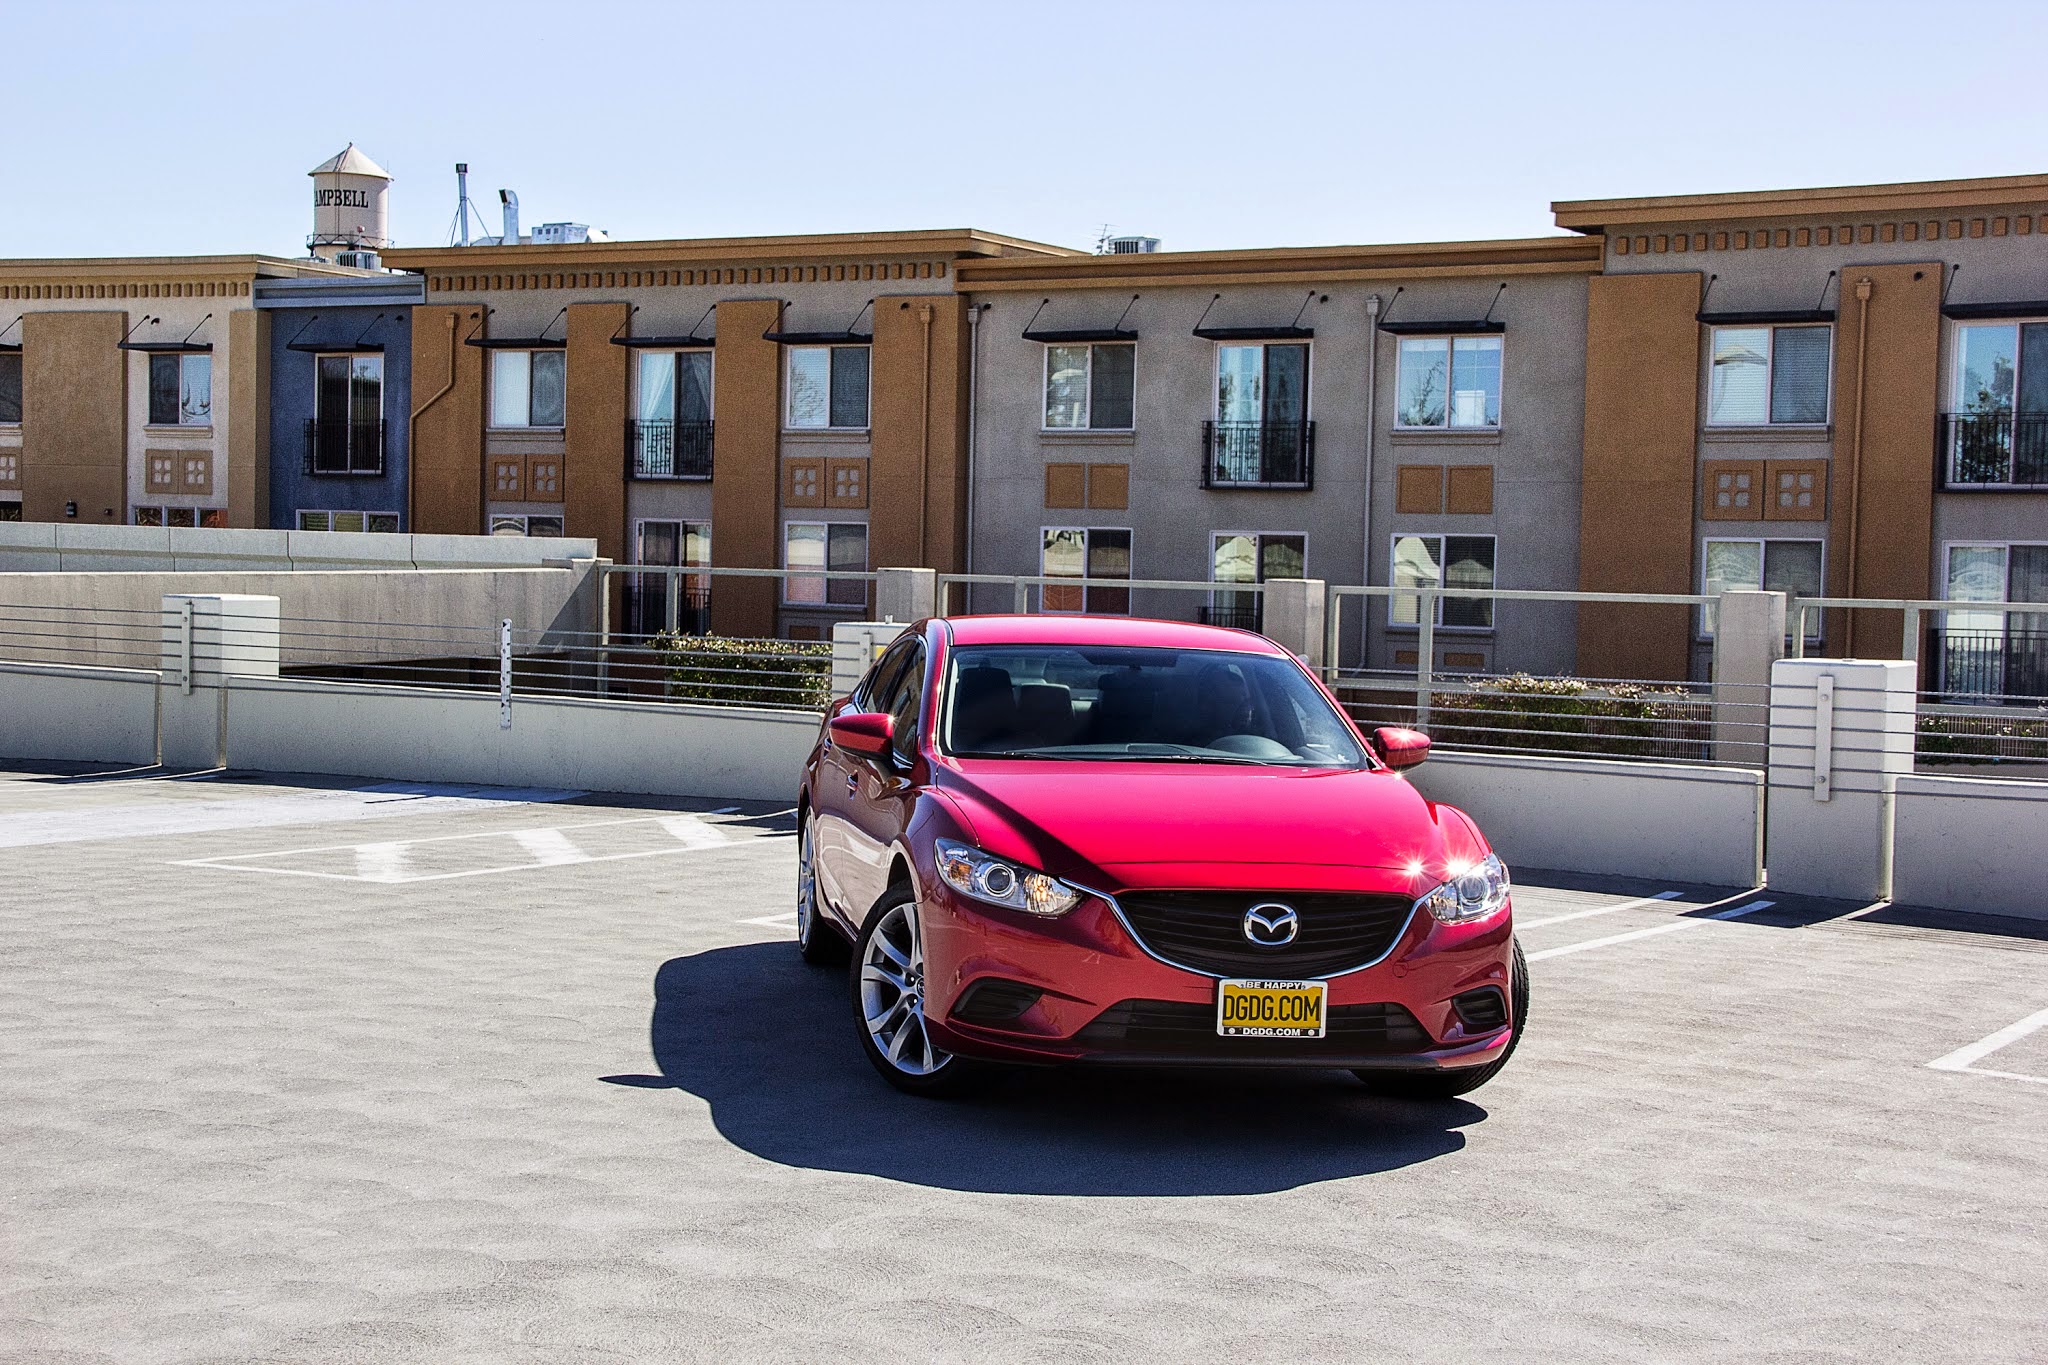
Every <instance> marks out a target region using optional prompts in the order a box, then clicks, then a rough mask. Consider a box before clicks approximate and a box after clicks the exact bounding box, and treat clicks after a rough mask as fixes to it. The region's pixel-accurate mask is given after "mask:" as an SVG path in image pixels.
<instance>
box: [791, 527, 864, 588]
mask: <svg viewBox="0 0 2048 1365" xmlns="http://www.w3.org/2000/svg"><path fill="white" fill-rule="evenodd" d="M782 567H783V568H785V569H813V570H815V569H824V570H827V571H828V572H832V573H866V572H867V568H868V528H867V526H866V525H865V524H864V523H861V522H857V521H831V522H827V521H792V522H790V523H788V524H787V525H785V526H784V527H783V528H782ZM782 600H783V601H785V602H787V603H789V604H790V605H792V606H810V607H817V606H833V607H859V606H865V605H866V604H867V600H868V585H867V584H866V582H864V581H863V580H861V579H858V578H823V577H812V576H810V575H808V574H796V573H792V574H790V575H789V576H787V577H786V578H784V579H783V580H782Z"/></svg>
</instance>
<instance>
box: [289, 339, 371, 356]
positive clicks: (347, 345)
mask: <svg viewBox="0 0 2048 1365" xmlns="http://www.w3.org/2000/svg"><path fill="white" fill-rule="evenodd" d="M284 348H285V349H286V350H287V351H310V352H312V353H313V354H315V355H367V354H382V353H383V350H384V343H383V342H381V341H287V342H286V343H285V344H284Z"/></svg>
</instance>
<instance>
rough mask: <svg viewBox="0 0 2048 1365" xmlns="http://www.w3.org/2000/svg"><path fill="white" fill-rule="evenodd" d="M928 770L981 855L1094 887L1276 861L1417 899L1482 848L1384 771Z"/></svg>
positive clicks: (1227, 879)
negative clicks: (1024, 864) (984, 851)
mask: <svg viewBox="0 0 2048 1365" xmlns="http://www.w3.org/2000/svg"><path fill="white" fill-rule="evenodd" d="M935 777H936V778H937V779H938V780H937V781H936V782H935V785H936V786H938V787H939V788H940V789H941V790H944V791H946V792H947V794H948V795H949V796H951V797H952V798H953V802H954V804H955V806H956V808H957V809H958V810H959V811H960V813H961V814H962V815H963V816H964V817H965V819H966V823H967V824H968V825H969V829H968V830H967V831H966V832H967V833H968V834H969V835H970V837H972V838H973V839H974V840H975V841H976V842H977V843H978V844H980V845H981V846H982V847H983V848H986V849H988V851H989V852H991V853H995V854H998V855H1001V856H1004V857H1010V858H1015V859H1018V860H1020V861H1024V862H1028V863H1031V864H1034V865H1036V866H1039V867H1042V868H1044V869H1045V870H1046V871H1048V872H1050V873H1052V874H1053V875H1055V876H1059V877H1064V878H1067V879H1069V880H1073V881H1078V882H1081V883H1083V884H1085V885H1093V886H1096V887H1097V888H1098V889H1101V890H1108V891H1114V890H1117V889H1120V888H1122V887H1134V886H1147V887H1168V886H1207V887H1231V886H1246V887H1256V886H1260V885H1267V886H1270V885H1272V884H1273V878H1274V876H1275V875H1276V873H1277V872H1278V870H1279V869H1281V868H1285V869H1287V875H1288V877H1289V879H1290V884H1291V885H1293V886H1295V887H1297V888H1298V889H1302V890H1314V889H1332V890H1336V889H1350V888H1357V887H1361V886H1364V885H1368V884H1369V885H1371V886H1374V887H1377V888H1381V889H1386V890H1396V889H1399V890H1403V891H1412V892H1413V893H1414V894H1417V895H1419V894H1421V893H1422V892H1423V891H1426V890H1428V889H1429V888H1430V887H1432V886H1435V885H1436V884H1437V883H1438V882H1440V881H1442V880H1444V878H1445V877H1446V876H1448V875H1450V873H1449V872H1448V871H1447V870H1446V869H1447V868H1450V867H1453V866H1457V867H1462V866H1463V865H1464V864H1466V863H1469V862H1471V861H1473V860H1475V859H1477V858H1482V857H1484V856H1485V855H1486V852H1487V848H1486V843H1485V840H1484V839H1482V838H1481V837H1480V835H1479V832H1478V830H1477V829H1476V828H1475V827H1474V826H1473V825H1472V823H1471V821H1470V820H1468V819H1467V818H1466V817H1465V816H1464V814H1463V813H1462V812H1460V811H1458V810H1457V809H1456V808H1454V807H1451V806H1445V805H1440V804H1438V803H1436V802H1433V801H1429V800H1427V799H1425V798H1424V797H1423V796H1422V794H1421V793H1419V792H1417V791H1416V790H1415V788H1414V787H1413V786H1411V785H1409V783H1408V782H1407V781H1406V780H1405V779H1403V778H1401V777H1399V776H1397V775H1395V774H1394V773H1391V772H1388V771H1385V770H1375V771H1368V770H1334V769H1314V768H1252V767H1237V766H1234V765H1233V766H1221V765H1219V766H1214V767H1211V766H1205V765H1198V764H1148V763H1115V764H1108V763H1049V762H1017V761H1007V762H1006V761H1001V760H971V761H956V762H954V763H950V764H947V765H946V766H945V768H944V769H943V770H942V771H941V772H940V773H937V774H935ZM1366 870H1369V871H1370V872H1371V873H1372V874H1373V875H1370V876H1361V872H1362V871H1366Z"/></svg>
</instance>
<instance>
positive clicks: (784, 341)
mask: <svg viewBox="0 0 2048 1365" xmlns="http://www.w3.org/2000/svg"><path fill="white" fill-rule="evenodd" d="M874 339H875V334H874V333H873V332H778V331H775V330H774V329H772V328H771V329H769V330H768V331H765V332H763V333H761V340H763V341H773V342H778V343H780V344H781V345H784V346H866V345H867V344H869V343H870V342H872V341H873V340H874Z"/></svg>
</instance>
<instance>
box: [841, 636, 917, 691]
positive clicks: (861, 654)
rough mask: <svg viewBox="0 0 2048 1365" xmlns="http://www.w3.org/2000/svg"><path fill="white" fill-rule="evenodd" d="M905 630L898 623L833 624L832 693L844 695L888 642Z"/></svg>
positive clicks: (879, 654)
mask: <svg viewBox="0 0 2048 1365" xmlns="http://www.w3.org/2000/svg"><path fill="white" fill-rule="evenodd" d="M902 633H903V627H902V626H901V625H899V624H887V625H885V624H883V623H881V622H879V621H839V622H836V623H834V625H833V627H832V695H833V696H835V697H843V696H846V695H847V694H848V693H850V692H852V691H853V688H854V684H856V683H858V682H859V681H860V680H861V676H862V675H863V674H865V673H866V672H867V671H868V667H869V666H870V665H871V664H873V663H874V661H875V660H877V659H879V658H881V657H882V651H883V650H885V649H887V648H888V647H889V643H890V642H891V641H892V640H894V639H895V638H896V637H897V636H899V635H901V634H902Z"/></svg>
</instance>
